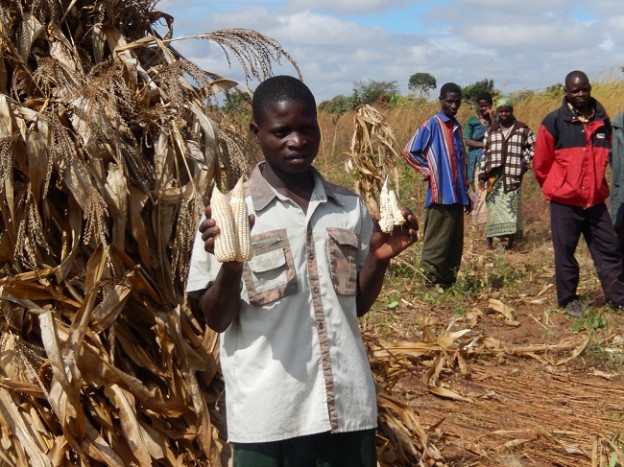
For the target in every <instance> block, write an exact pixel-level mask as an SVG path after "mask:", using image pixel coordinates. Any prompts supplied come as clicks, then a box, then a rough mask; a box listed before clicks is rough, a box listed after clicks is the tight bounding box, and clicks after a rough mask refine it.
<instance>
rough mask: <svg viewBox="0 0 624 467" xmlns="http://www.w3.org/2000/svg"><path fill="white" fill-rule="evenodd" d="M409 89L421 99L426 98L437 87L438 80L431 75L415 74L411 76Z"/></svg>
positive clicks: (408, 84)
mask: <svg viewBox="0 0 624 467" xmlns="http://www.w3.org/2000/svg"><path fill="white" fill-rule="evenodd" d="M407 87H408V88H409V90H410V91H412V92H413V93H414V94H417V95H419V96H420V97H423V96H426V95H428V94H429V92H430V91H433V90H434V89H435V88H436V87H437V83H436V79H435V78H434V77H433V75H430V74H429V73H414V74H413V75H412V76H410V79H409V82H408V83H407Z"/></svg>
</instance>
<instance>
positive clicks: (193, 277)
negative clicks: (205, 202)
mask: <svg viewBox="0 0 624 467" xmlns="http://www.w3.org/2000/svg"><path fill="white" fill-rule="evenodd" d="M203 219H204V218H203V217H202V221H203ZM200 222H201V221H200ZM220 268H221V263H219V262H218V261H217V260H216V258H215V257H214V255H211V254H210V253H208V252H207V251H206V250H204V241H203V240H202V237H201V233H200V232H199V231H198V232H197V234H196V236H195V242H194V243H193V252H192V254H191V264H190V267H189V276H188V282H187V284H186V291H187V293H191V292H197V291H201V290H204V289H206V288H208V284H209V283H210V282H212V281H214V280H215V278H216V277H217V273H218V272H219V269H220Z"/></svg>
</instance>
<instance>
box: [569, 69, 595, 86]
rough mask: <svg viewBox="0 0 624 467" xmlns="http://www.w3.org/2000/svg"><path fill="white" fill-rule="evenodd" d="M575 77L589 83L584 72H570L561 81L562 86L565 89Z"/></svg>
mask: <svg viewBox="0 0 624 467" xmlns="http://www.w3.org/2000/svg"><path fill="white" fill-rule="evenodd" d="M576 77H579V78H582V79H585V80H586V81H587V82H588V83H589V78H588V77H587V75H586V74H585V73H584V72H582V71H580V70H574V71H571V72H570V73H568V74H567V75H566V77H565V80H564V81H563V84H564V86H565V87H566V88H567V87H568V83H569V82H570V81H572V80H573V79H574V78H576Z"/></svg>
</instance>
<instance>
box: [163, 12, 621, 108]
mask: <svg viewBox="0 0 624 467" xmlns="http://www.w3.org/2000/svg"><path fill="white" fill-rule="evenodd" d="M621 1H622V0H593V1H592V2H591V5H589V3H588V4H587V7H586V8H585V9H583V8H581V7H580V6H578V5H577V6H575V7H574V8H572V7H570V5H569V2H568V0H524V1H522V2H518V1H517V0H513V1H512V0H503V1H501V0H447V1H445V2H440V1H436V0H428V1H421V2H414V1H400V0H394V1H385V2H382V1H381V0H362V1H358V2H355V1H336V0H333V1H331V2H330V1H329V0H315V1H312V0H291V1H289V2H286V3H285V4H283V2H258V3H256V4H253V5H254V6H252V7H241V6H240V5H241V4H240V3H238V2H232V3H231V4H230V3H228V2H224V3H223V5H222V6H223V8H215V7H214V5H213V6H211V7H206V6H205V4H204V2H201V1H200V0H177V1H176V2H173V0H163V1H162V2H161V3H159V5H158V7H159V8H160V9H161V10H163V11H166V12H168V13H171V14H173V15H174V17H175V18H176V21H175V29H174V32H175V33H176V35H180V34H184V35H189V34H193V33H200V32H210V31H215V30H217V29H224V28H249V29H253V30H256V31H258V32H261V33H262V34H265V35H267V36H269V37H271V38H273V39H275V40H277V41H278V42H279V43H280V44H282V45H283V46H284V48H285V49H286V50H287V51H288V52H289V53H290V54H291V55H292V56H293V57H294V58H295V60H296V61H297V62H298V64H299V65H300V67H301V70H302V73H303V76H304V79H305V80H306V82H307V83H308V84H309V85H310V87H311V88H312V89H313V91H314V92H315V94H316V95H317V97H318V99H319V100H324V99H329V98H331V97H333V96H335V95H338V94H345V95H349V94H351V92H352V87H353V83H354V82H357V81H366V80H369V79H373V80H379V81H396V82H397V84H398V85H399V88H400V89H401V90H402V91H405V92H406V91H407V81H408V79H409V76H411V75H412V74H413V73H416V72H427V73H431V74H432V75H433V76H435V78H436V80H437V82H438V84H439V85H440V84H442V83H443V82H445V81H455V82H457V83H458V84H460V85H466V84H470V83H472V82H475V81H478V80H482V79H486V78H487V79H493V80H494V82H495V85H496V87H498V88H501V89H502V90H503V91H505V92H513V91H514V90H518V89H534V90H538V89H542V88H545V87H546V86H549V85H551V84H553V83H558V82H560V81H561V80H562V79H563V77H564V76H565V74H566V73H567V72H568V71H570V70H573V69H582V70H584V71H586V72H587V73H588V74H590V78H592V80H593V79H594V78H593V76H595V75H599V74H601V73H602V72H604V71H605V70H613V69H614V68H615V69H618V70H619V66H622V65H624V48H622V47H621V44H622V43H624V13H623V14H614V11H615V12H618V11H622V7H621ZM416 4H418V5H420V6H419V8H418V9H417V10H413V9H409V10H408V8H406V9H405V12H406V14H405V15H403V16H402V17H404V18H405V24H402V25H399V24H397V25H390V26H387V25H386V27H385V30H384V29H382V27H383V26H384V25H383V24H382V23H381V21H382V19H381V18H383V16H384V15H383V14H381V13H382V12H381V11H380V12H379V14H376V15H364V16H362V18H364V17H365V18H366V21H362V22H361V24H358V23H357V22H356V21H358V19H359V18H360V17H359V16H357V15H356V14H355V13H356V12H358V11H370V10H371V9H375V8H383V9H392V8H399V7H402V6H405V7H409V6H414V5H416ZM236 5H238V6H236ZM225 6H227V8H226V7H225ZM330 7H331V8H330ZM330 9H331V10H332V11H334V12H335V11H338V10H341V11H348V12H349V13H350V15H349V16H348V20H347V19H346V17H344V16H341V15H339V14H337V13H329V11H330ZM423 9H424V11H423ZM186 11H190V12H191V14H186V13H185V12H186ZM408 11H409V13H408ZM395 13H396V12H395ZM415 15H416V16H415ZM376 18H379V22H376V21H375V19H376ZM393 18H395V16H393ZM400 19H401V15H399V18H398V20H400ZM371 24H372V25H371ZM396 30H401V31H408V32H409V33H407V34H396V33H394V31H396ZM175 46H176V47H177V48H178V49H179V50H180V51H181V52H182V53H184V54H185V55H186V56H187V57H188V58H190V59H193V60H194V61H197V62H198V63H199V64H200V65H201V66H202V67H204V68H205V69H207V70H210V71H213V72H216V73H220V74H224V75H226V76H228V77H232V78H234V79H239V80H240V79H242V72H241V71H240V70H239V68H238V67H237V66H236V65H235V66H234V68H233V69H231V70H230V69H228V68H227V63H226V62H225V60H224V58H223V53H222V52H221V50H220V49H219V48H218V47H215V46H210V45H208V44H207V43H206V42H205V41H184V42H180V43H176V44H175ZM275 71H276V72H283V73H288V74H293V73H294V71H293V69H292V67H288V66H286V67H284V68H279V67H278V68H276V69H275ZM616 76H617V77H618V79H619V78H621V76H620V75H616Z"/></svg>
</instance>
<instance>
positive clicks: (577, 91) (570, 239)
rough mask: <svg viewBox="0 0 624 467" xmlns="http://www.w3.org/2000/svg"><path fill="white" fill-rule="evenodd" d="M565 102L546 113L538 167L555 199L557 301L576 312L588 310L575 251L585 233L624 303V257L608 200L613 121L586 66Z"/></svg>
mask: <svg viewBox="0 0 624 467" xmlns="http://www.w3.org/2000/svg"><path fill="white" fill-rule="evenodd" d="M564 91H565V97H564V99H563V105H562V106H561V107H560V108H559V109H557V110H555V111H553V112H551V113H550V114H548V115H547V116H546V118H545V119H544V121H543V122H542V125H541V127H540V129H539V132H538V135H537V142H536V143H535V156H534V159H533V170H534V172H535V177H536V178H537V181H538V183H539V184H540V186H541V187H542V192H543V193H544V197H545V198H546V200H548V201H550V220H551V229H552V242H553V247H554V250H555V281H556V286H557V301H558V303H559V306H561V307H563V308H564V309H565V311H566V313H568V314H569V315H571V316H575V317H579V316H582V315H583V311H584V307H583V304H582V303H581V301H580V299H579V296H578V295H577V287H578V283H579V265H578V262H577V261H576V258H575V257H574V253H575V251H576V247H577V245H578V242H579V239H580V236H581V234H583V237H584V238H585V241H586V242H587V246H588V248H589V251H590V253H591V256H592V259H593V261H594V264H595V265H596V269H597V271H598V277H599V279H600V283H601V285H602V288H603V290H604V293H605V296H606V298H607V300H609V301H610V302H611V303H612V304H613V305H614V306H616V307H624V261H623V259H622V253H620V251H619V248H618V239H617V236H616V234H615V231H614V229H613V225H612V224H611V219H610V217H609V212H608V211H607V206H606V204H605V200H606V199H607V197H608V196H609V187H608V185H607V180H606V179H605V169H606V167H607V163H608V161H609V149H610V141H611V124H610V122H609V117H608V116H607V114H606V112H605V110H604V108H603V107H602V105H600V103H599V102H598V101H596V100H595V99H594V98H592V97H591V85H590V84H589V79H588V78H587V75H585V73H583V72H582V71H572V72H571V73H568V75H567V76H566V79H565V87H564Z"/></svg>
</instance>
